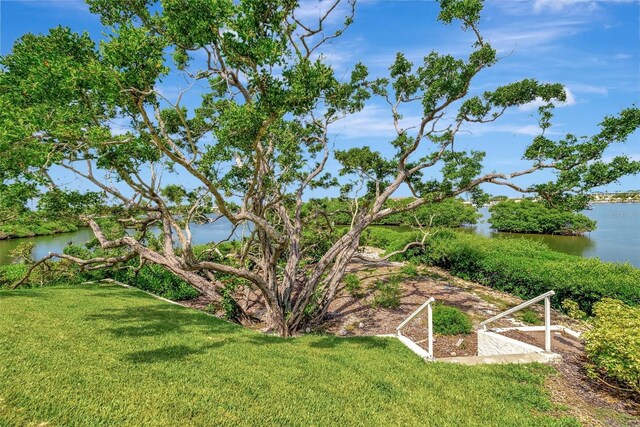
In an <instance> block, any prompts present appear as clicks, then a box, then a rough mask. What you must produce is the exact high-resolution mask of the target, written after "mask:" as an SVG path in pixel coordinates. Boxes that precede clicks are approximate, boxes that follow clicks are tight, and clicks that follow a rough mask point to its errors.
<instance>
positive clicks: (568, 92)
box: [518, 86, 576, 111]
mask: <svg viewBox="0 0 640 427" xmlns="http://www.w3.org/2000/svg"><path fill="white" fill-rule="evenodd" d="M564 92H565V94H566V95H567V99H566V100H565V101H564V102H554V103H553V104H554V105H555V106H556V107H557V108H562V107H569V106H571V105H575V103H576V97H575V96H574V95H573V92H571V90H569V88H568V87H566V86H565V88H564ZM545 104H546V102H545V101H543V100H542V99H541V98H537V99H536V100H535V101H531V102H528V103H526V104H524V105H521V106H519V107H518V110H520V111H531V110H535V109H537V108H538V107H541V106H543V105H545Z"/></svg>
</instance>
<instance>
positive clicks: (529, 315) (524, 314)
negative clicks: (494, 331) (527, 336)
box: [518, 308, 543, 325]
mask: <svg viewBox="0 0 640 427" xmlns="http://www.w3.org/2000/svg"><path fill="white" fill-rule="evenodd" d="M518 317H519V318H520V320H522V321H523V322H524V323H527V324H529V325H541V324H542V323H543V322H542V319H540V315H539V314H538V313H536V312H535V311H534V310H532V309H530V308H525V309H524V310H520V312H519V313H518Z"/></svg>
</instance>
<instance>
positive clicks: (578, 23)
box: [486, 19, 585, 52]
mask: <svg viewBox="0 0 640 427" xmlns="http://www.w3.org/2000/svg"><path fill="white" fill-rule="evenodd" d="M584 24H585V21H582V20H577V19H570V20H567V19H565V20H557V19H556V20H553V21H547V22H545V23H544V24H541V23H540V22H538V21H536V22H530V23H527V24H523V23H522V22H519V23H518V24H517V25H516V24H512V25H509V26H502V27H500V28H498V29H492V30H489V31H486V38H487V40H489V41H490V42H491V44H492V45H493V47H495V48H496V49H498V51H501V52H504V51H510V50H512V49H514V48H518V49H519V50H521V49H523V48H526V49H530V48H540V47H545V46H548V45H550V44H551V43H553V42H556V41H558V40H561V39H563V38H566V37H570V36H574V35H576V34H578V33H579V32H581V31H584Z"/></svg>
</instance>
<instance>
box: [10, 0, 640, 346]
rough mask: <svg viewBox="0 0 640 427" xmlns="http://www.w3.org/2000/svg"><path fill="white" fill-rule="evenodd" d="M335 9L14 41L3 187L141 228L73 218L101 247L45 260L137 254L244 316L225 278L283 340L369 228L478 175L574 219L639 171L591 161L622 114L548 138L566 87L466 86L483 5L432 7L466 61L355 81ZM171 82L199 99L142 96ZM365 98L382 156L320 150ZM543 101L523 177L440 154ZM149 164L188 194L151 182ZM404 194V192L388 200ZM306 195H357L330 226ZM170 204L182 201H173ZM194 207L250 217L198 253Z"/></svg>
mask: <svg viewBox="0 0 640 427" xmlns="http://www.w3.org/2000/svg"><path fill="white" fill-rule="evenodd" d="M341 2H344V0H335V2H334V3H332V4H331V5H330V6H329V7H328V8H327V10H326V12H324V13H323V14H321V16H320V17H319V18H318V19H315V20H314V21H313V22H307V21H304V20H302V19H299V18H298V12H297V11H298V6H299V5H298V3H297V1H295V0H241V1H232V0H162V1H161V2H160V3H158V2H157V1H156V0H135V1H134V0H115V1H114V0H88V3H89V5H90V8H91V11H92V12H94V13H98V14H99V15H100V18H101V21H102V23H103V24H104V25H105V27H106V28H107V29H108V31H109V33H108V37H107V38H106V40H104V41H103V42H101V43H100V44H99V46H96V45H95V43H94V42H93V41H92V40H91V39H90V38H89V36H88V35H87V34H75V33H72V32H71V31H70V30H69V29H66V28H55V29H52V30H51V31H50V32H49V34H47V35H40V36H36V35H31V34H27V35H25V36H24V37H22V38H21V39H20V40H18V41H17V42H16V44H15V45H14V47H13V50H12V52H11V53H10V54H8V55H6V56H4V57H3V58H2V59H1V63H2V66H3V69H2V72H1V74H0V94H1V95H0V103H1V104H0V128H2V131H1V132H0V149H1V151H2V153H3V158H2V159H1V160H0V162H1V163H6V166H7V167H6V168H5V167H4V166H3V167H2V168H0V170H2V172H0V177H1V178H2V180H3V181H2V182H3V183H7V184H9V183H16V182H21V181H27V180H40V181H39V182H41V183H46V181H47V180H49V179H50V178H49V174H47V173H46V172H47V171H48V170H49V169H50V168H52V167H54V166H55V167H58V168H60V167H62V168H65V169H67V170H69V171H71V172H73V173H74V174H75V175H76V176H78V177H82V178H83V179H85V180H86V181H87V182H88V183H91V184H93V185H94V186H97V187H98V188H99V189H100V191H103V192H105V193H106V194H108V195H110V196H111V197H112V198H113V200H114V201H115V202H117V204H118V205H119V207H120V209H114V210H113V211H114V215H115V214H117V213H119V214H120V215H119V217H118V218H117V219H118V221H119V222H120V223H121V224H122V225H124V226H127V227H130V228H136V229H137V230H138V231H139V233H137V234H136V235H130V234H125V233H121V234H119V235H109V233H106V232H105V231H104V230H103V229H102V227H101V226H100V225H99V222H100V221H97V220H96V218H87V222H88V225H89V226H90V227H91V228H92V230H93V232H94V233H95V236H96V238H97V239H98V241H99V243H100V246H101V247H102V249H105V250H106V249H108V250H110V251H111V252H109V253H110V254H112V255H107V256H105V255H102V256H100V257H95V258H82V257H76V256H72V255H67V254H52V255H50V257H61V258H67V259H71V260H72V261H75V262H76V263H78V264H79V265H81V266H82V267H83V268H99V267H104V266H109V265H114V264H117V263H121V262H126V261H129V260H132V259H134V258H136V259H139V260H140V261H141V262H143V263H153V264H158V265H161V266H163V267H164V268H166V269H167V270H169V271H171V272H173V273H174V274H175V275H177V276H178V277H180V278H182V279H184V280H185V281H187V282H188V283H190V284H191V285H192V286H193V287H195V288H197V289H198V290H200V291H201V292H203V293H205V294H207V295H209V296H210V297H211V298H212V299H221V298H223V295H224V297H225V298H226V299H227V300H226V301H227V302H228V299H229V298H231V299H232V300H233V302H234V303H235V304H236V308H239V309H241V310H242V309H244V308H245V307H244V306H243V303H242V302H241V301H239V300H237V299H234V298H235V296H234V295H235V294H234V293H232V292H228V291H226V290H224V289H225V288H224V286H225V283H226V281H228V280H229V278H232V279H233V280H235V282H234V283H241V284H242V286H243V287H245V288H249V289H251V290H252V291H253V292H255V293H256V294H257V295H258V296H259V299H260V301H261V302H262V304H264V306H265V307H266V308H267V315H266V317H267V318H266V320H267V321H268V322H269V323H270V324H271V325H272V326H273V328H275V329H276V330H277V331H278V332H279V333H280V334H281V335H283V336H288V335H290V334H292V333H294V332H295V331H297V330H298V329H300V328H301V327H302V326H303V325H305V324H308V323H312V322H319V321H321V320H322V319H323V317H324V316H325V314H326V313H327V310H328V308H329V304H330V303H331V302H332V301H333V299H334V298H335V296H336V294H337V293H338V292H339V290H340V286H341V280H342V278H343V276H344V274H345V270H346V268H347V266H348V264H349V263H350V262H351V261H352V259H353V257H354V256H356V254H357V251H358V246H359V240H360V236H361V234H362V232H363V231H364V230H365V229H366V228H367V227H368V226H369V225H371V224H372V223H374V222H376V221H380V220H381V219H383V218H385V217H388V216H390V215H393V214H396V213H399V212H408V211H411V210H412V209H415V208H417V207H420V206H422V205H425V204H433V203H438V202H440V201H442V200H445V199H447V198H452V197H456V196H459V195H462V194H464V193H469V194H471V195H472V196H473V197H475V198H481V197H483V193H482V192H481V190H480V187H479V186H480V185H482V184H495V185H500V186H508V187H510V188H512V189H514V190H516V191H519V192H522V193H529V194H536V195H539V196H540V197H541V199H542V200H544V201H545V203H547V204H548V205H550V206H561V205H570V206H571V207H572V208H575V207H576V206H579V205H581V204H584V203H585V202H586V191H587V190H589V189H590V188H593V187H595V186H599V185H604V184H608V183H611V182H614V181H616V180H617V179H619V178H620V177H622V176H624V175H627V174H631V173H637V172H638V171H640V162H637V161H631V160H630V159H628V158H626V157H623V156H620V157H615V158H614V159H613V160H611V161H609V162H606V161H604V160H603V159H602V157H603V153H604V151H605V149H606V148H607V147H608V146H609V145H610V144H613V143H616V142H622V141H625V140H626V138H627V137H628V136H629V135H630V134H631V133H633V132H634V131H635V130H636V129H637V128H638V126H639V125H640V112H639V110H638V109H637V108H629V109H625V110H623V111H622V112H620V114H619V115H617V116H615V117H607V118H605V119H604V121H603V122H602V124H601V131H600V132H599V133H598V134H597V135H594V136H592V137H590V138H585V139H579V138H577V137H576V136H573V135H566V136H565V137H564V138H562V139H559V140H552V139H550V138H548V137H547V135H546V134H545V130H546V129H548V128H549V126H550V125H551V118H552V109H553V104H552V103H551V101H553V100H564V99H565V93H564V90H563V87H562V85H560V84H541V83H539V82H537V81H535V80H532V79H525V80H521V81H518V82H514V83H509V84H505V85H503V86H500V87H498V88H497V89H495V90H493V91H487V92H484V93H483V94H480V95H473V96H472V95H471V94H469V91H470V87H471V83H472V81H473V79H474V77H475V76H476V75H478V73H480V72H481V71H483V70H485V69H487V68H489V67H491V66H492V65H494V64H495V63H496V62H497V56H496V51H495V50H494V49H493V48H492V47H491V45H490V43H489V42H488V41H487V40H485V39H484V38H483V36H482V34H481V31H480V28H479V26H478V24H479V20H480V13H481V11H482V2H481V1H480V0H442V1H441V2H440V6H441V11H440V14H439V20H440V21H442V22H443V23H445V24H451V23H452V22H453V21H456V22H460V23H461V24H462V28H463V30H465V31H469V32H470V33H471V34H473V36H474V38H475V42H474V44H473V46H471V47H470V52H469V55H468V57H467V58H466V59H464V60H463V59H457V58H455V57H453V56H452V55H448V54H440V53H437V52H431V53H428V54H427V55H426V56H425V57H424V61H423V62H422V63H421V64H418V65H417V66H416V65H414V64H412V63H411V62H410V61H408V60H407V59H406V57H405V56H404V55H403V54H401V53H399V54H397V56H396V59H395V61H394V62H393V63H392V64H391V65H390V68H389V75H388V76H387V77H384V78H370V77H369V75H368V70H367V68H366V67H365V66H364V65H362V64H355V65H354V67H353V70H352V72H351V74H350V76H348V78H346V79H341V78H339V77H337V76H336V75H335V73H334V70H333V69H332V67H331V66H330V65H329V64H328V63H327V62H326V61H325V60H324V57H323V56H322V55H321V53H322V50H323V48H324V46H325V44H326V42H327V41H329V40H331V39H334V38H336V37H340V35H341V34H342V33H343V32H344V31H345V30H346V28H347V27H348V26H349V25H350V24H351V23H352V20H353V14H354V10H355V1H351V0H350V1H349V3H348V4H347V6H348V10H349V13H348V14H347V16H346V17H345V19H344V21H343V25H341V26H338V27H337V28H333V29H331V28H329V27H330V23H331V22H335V21H332V20H330V19H329V17H330V15H331V14H335V13H338V12H339V11H340V10H342V9H340V7H339V6H341V5H340V3H341ZM170 73H179V74H181V75H182V76H183V77H184V79H186V80H187V81H188V82H189V84H190V85H191V86H190V87H192V86H195V85H197V86H198V87H200V88H204V89H202V90H203V91H204V92H203V93H202V94H201V101H200V103H199V105H197V106H196V107H195V108H188V107H186V106H185V103H184V102H183V98H184V97H185V96H188V95H186V94H185V93H181V94H180V95H179V96H178V97H177V99H168V97H166V96H165V95H163V93H162V92H161V91H159V90H158V89H157V87H158V83H159V82H160V81H161V80H162V79H163V78H164V77H165V76H166V75H168V74H170ZM185 92H186V91H185ZM372 97H379V98H381V99H383V100H385V101H386V102H387V104H388V106H389V109H390V112H391V117H392V120H393V124H394V126H395V129H396V136H395V137H394V138H392V139H391V140H390V141H389V144H390V147H391V148H392V149H393V152H394V154H393V155H391V156H387V157H385V156H384V155H382V154H381V153H380V152H377V151H375V150H372V149H370V148H368V147H365V148H352V149H350V150H346V151H341V150H332V149H331V147H330V145H329V144H328V134H329V131H330V127H331V125H332V124H333V123H335V122H336V121H338V120H340V119H341V118H344V117H345V116H347V115H350V114H353V113H356V112H358V111H359V110H361V109H362V108H363V107H364V106H365V104H366V103H367V102H368V100H370V99H371V98H372ZM540 99H541V100H543V101H544V102H545V103H546V104H545V105H544V106H542V107H540V109H539V112H540V127H541V133H540V135H538V136H536V137H535V138H533V141H531V143H530V144H529V145H528V146H527V148H526V150H525V151H524V158H525V159H526V160H529V161H530V167H528V168H526V169H523V170H514V171H504V172H491V173H483V170H482V162H483V159H484V153H483V152H480V151H462V150H458V149H457V148H456V147H455V145H454V142H455V141H456V137H457V135H458V133H459V131H460V129H461V128H462V127H463V126H464V125H465V124H468V123H487V122H493V121H495V120H497V119H499V118H500V116H502V115H503V114H504V113H505V111H507V109H509V108H512V107H517V106H519V105H523V104H525V103H529V102H531V101H534V100H540ZM412 105H415V106H417V107H418V108H419V110H420V111H421V114H420V116H421V117H420V119H419V120H418V121H416V123H412V124H411V125H410V127H403V125H402V124H401V114H402V111H405V110H406V108H410V107H411V106H412ZM453 110H455V111H453ZM113 120H119V121H125V122H126V123H128V125H129V129H128V131H127V132H126V133H124V134H123V133H122V132H114V131H113V130H112V128H111V123H112V122H113ZM331 156H333V157H335V159H336V160H337V161H338V162H340V164H341V170H340V175H339V176H332V175H331V174H330V173H328V172H327V171H326V169H325V167H326V165H327V162H328V161H329V160H330V158H331ZM16 159H20V165H19V167H18V166H16V163H15V160H16ZM0 165H1V164H0ZM436 167H437V168H440V171H441V173H440V175H439V177H438V178H437V179H436V178H431V177H429V178H427V177H426V176H427V174H425V171H427V170H430V169H433V168H436ZM545 169H547V170H548V169H551V170H554V171H556V179H555V180H554V181H552V182H545V183H540V184H538V185H532V186H528V187H521V186H519V185H518V184H517V178H518V177H522V176H525V175H531V174H534V173H536V172H538V171H542V170H545ZM163 172H164V173H174V174H176V175H179V176H180V177H181V179H180V183H182V182H184V180H183V177H185V176H188V177H189V181H190V182H197V185H196V186H195V188H191V189H189V191H186V189H185V191H181V190H180V189H178V188H176V187H175V186H174V187H171V188H170V189H168V190H164V191H163V187H162V183H161V179H160V177H161V176H162V173H163ZM432 175H433V174H429V176H432ZM105 177H106V178H107V179H106V180H105ZM403 185H406V186H408V188H410V189H411V192H412V193H413V195H414V199H413V200H412V201H411V202H410V203H407V204H403V205H402V206H401V207H395V208H392V207H389V204H388V203H387V202H388V201H389V199H390V198H391V197H392V195H394V193H395V192H396V191H397V190H398V188H400V187H401V186H403ZM319 187H325V188H329V187H337V188H339V189H340V191H341V194H342V195H343V197H348V198H351V199H352V200H353V202H354V203H353V204H352V206H353V209H352V210H351V213H350V215H351V221H350V225H349V226H348V227H346V229H344V230H336V229H334V228H331V224H330V221H325V219H327V218H330V217H331V214H332V213H331V212H321V211H316V212H314V213H313V214H305V215H303V213H302V211H303V209H302V207H303V202H304V200H305V197H306V195H307V194H308V193H309V191H310V190H312V189H314V188H319ZM358 190H360V192H359V193H358ZM177 205H180V206H181V207H182V208H181V209H177V210H176V209H171V207H174V206H177ZM206 206H214V208H215V210H216V212H217V213H218V214H219V216H220V217H225V218H227V219H228V220H229V221H230V222H231V223H232V224H233V225H234V226H240V225H244V224H249V225H250V227H249V228H250V230H251V233H250V235H249V236H248V237H247V238H246V239H244V240H243V241H242V242H241V244H240V245H238V247H237V250H235V251H234V252H233V253H232V254H229V256H221V255H224V254H220V255H218V254H217V252H215V251H205V252H204V253H200V252H199V251H194V247H193V245H192V232H191V228H190V223H191V222H192V221H191V220H192V219H193V218H194V217H195V216H197V215H199V214H200V213H202V210H203V209H204V208H205V207H206ZM152 227H158V228H159V229H160V232H161V235H160V241H159V242H158V241H157V239H150V238H149V233H148V232H147V231H148V230H150V229H151V228H152ZM416 244H419V242H416ZM238 280H239V281H238Z"/></svg>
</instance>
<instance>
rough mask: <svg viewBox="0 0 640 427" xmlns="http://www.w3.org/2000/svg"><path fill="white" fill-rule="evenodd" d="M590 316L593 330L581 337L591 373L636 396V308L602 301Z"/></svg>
mask: <svg viewBox="0 0 640 427" xmlns="http://www.w3.org/2000/svg"><path fill="white" fill-rule="evenodd" d="M593 312H594V314H595V318H594V320H593V329H592V330H591V331H589V332H587V333H585V335H584V339H585V350H586V352H587V356H588V357H589V361H590V362H591V364H592V365H591V371H592V373H593V374H597V373H599V374H602V375H604V376H605V377H607V378H612V379H614V380H616V381H618V382H620V383H621V384H623V385H624V386H626V387H628V388H629V389H631V390H632V391H634V392H636V393H640V308H639V307H631V306H628V305H625V304H624V303H622V302H621V301H616V300H613V299H609V298H606V299H604V300H602V301H601V302H599V303H597V304H595V305H594V308H593Z"/></svg>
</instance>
